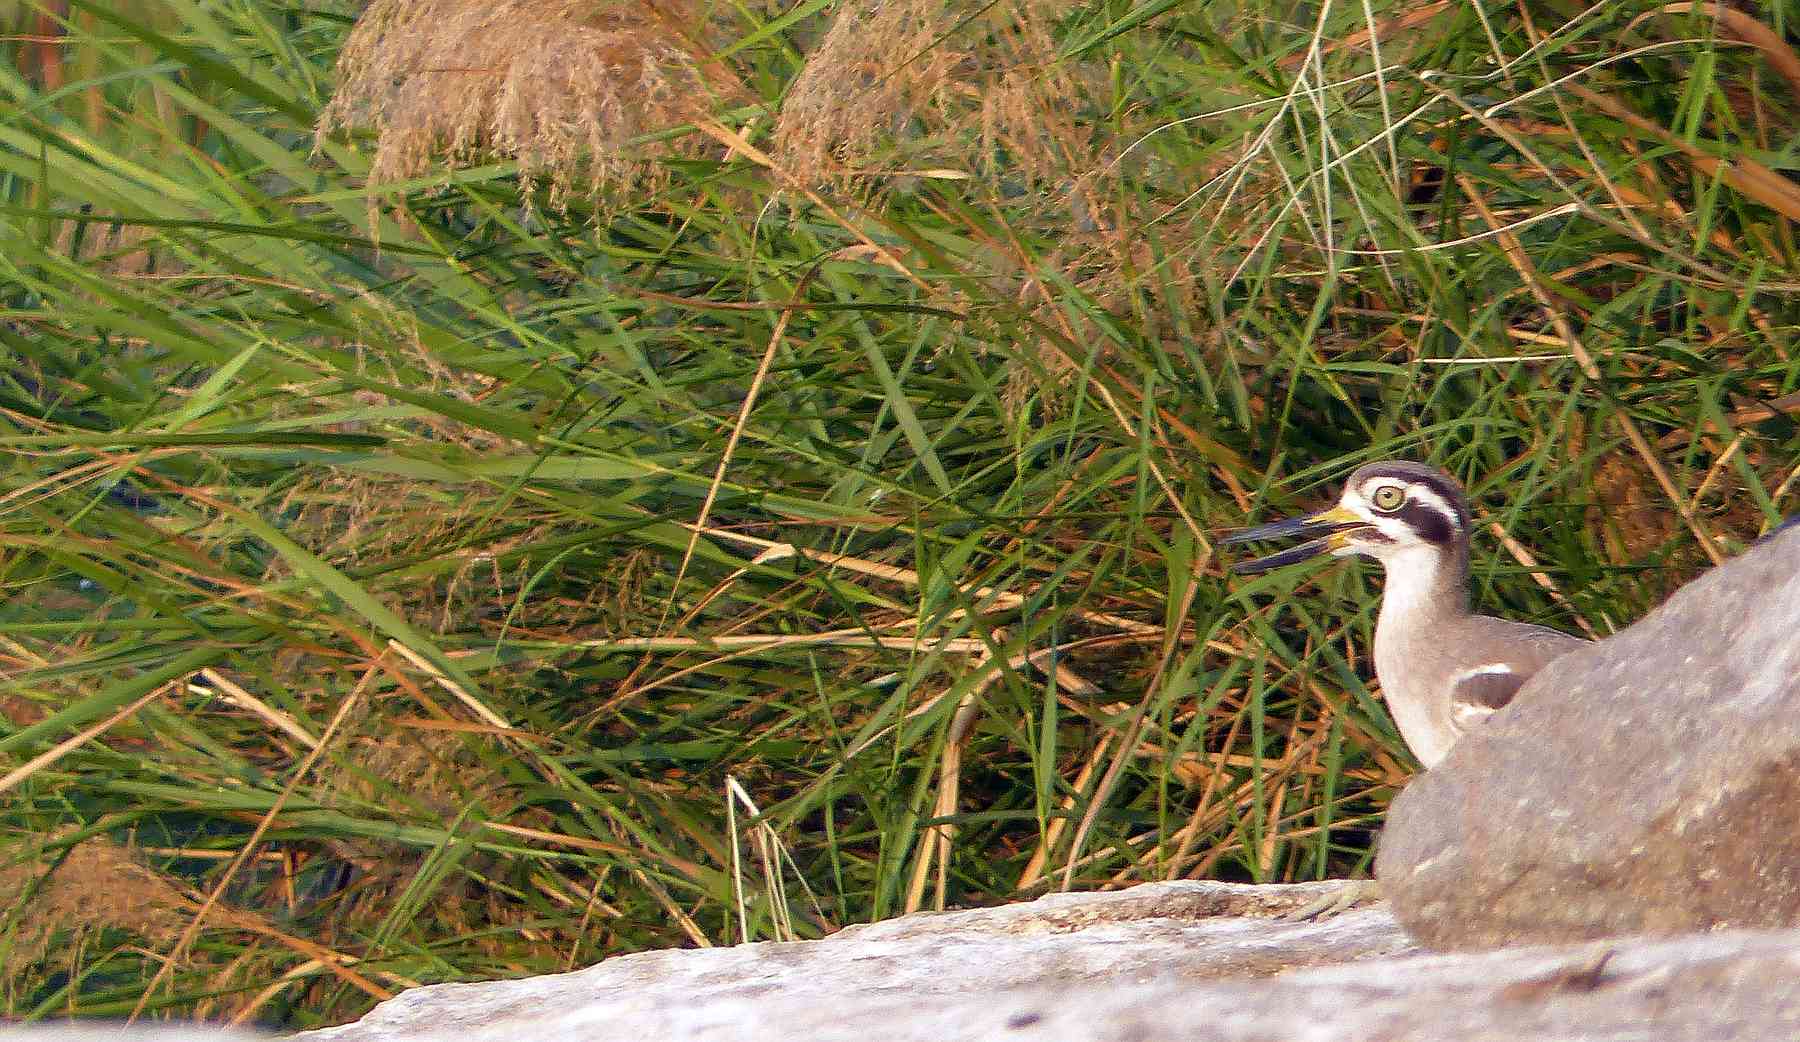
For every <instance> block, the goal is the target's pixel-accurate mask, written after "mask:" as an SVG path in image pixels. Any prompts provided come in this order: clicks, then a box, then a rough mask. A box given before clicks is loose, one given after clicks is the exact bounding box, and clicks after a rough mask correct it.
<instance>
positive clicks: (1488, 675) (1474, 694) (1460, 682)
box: [1450, 662, 1526, 731]
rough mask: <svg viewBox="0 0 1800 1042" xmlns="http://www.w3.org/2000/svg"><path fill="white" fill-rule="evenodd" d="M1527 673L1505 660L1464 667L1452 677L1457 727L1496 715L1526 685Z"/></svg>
mask: <svg viewBox="0 0 1800 1042" xmlns="http://www.w3.org/2000/svg"><path fill="white" fill-rule="evenodd" d="M1525 680H1526V678H1525V677H1522V676H1520V675H1519V672H1518V670H1515V669H1514V668H1512V667H1511V666H1509V665H1507V664H1506V663H1504V662H1489V663H1485V664H1483V665H1479V666H1476V667H1474V668H1473V669H1465V670H1463V671H1462V672H1461V673H1458V674H1457V675H1456V676H1454V677H1452V678H1451V680H1450V720H1451V722H1452V723H1453V724H1454V725H1455V726H1456V728H1457V729H1458V730H1461V731H1467V730H1468V729H1469V728H1471V727H1474V726H1475V725H1477V724H1479V723H1481V722H1482V721H1483V720H1486V719H1487V718H1488V717H1490V716H1493V715H1494V713H1495V711H1496V710H1498V709H1500V708H1501V707H1502V706H1504V705H1506V704H1507V703H1508V702H1511V701H1512V699H1513V695H1515V694H1517V693H1518V691H1519V688H1521V687H1523V686H1524V685H1525Z"/></svg>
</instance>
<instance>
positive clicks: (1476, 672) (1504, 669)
mask: <svg viewBox="0 0 1800 1042" xmlns="http://www.w3.org/2000/svg"><path fill="white" fill-rule="evenodd" d="M1514 672H1517V670H1515V669H1513V668H1512V667H1511V666H1509V665H1507V664H1506V663H1504V662H1485V663H1482V664H1481V665H1479V666H1471V667H1470V668H1468V669H1465V670H1463V671H1462V672H1461V673H1458V674H1456V678H1455V679H1456V682H1458V683H1460V682H1462V681H1464V680H1468V679H1470V678H1471V677H1480V676H1490V675H1494V676H1499V675H1504V674H1507V673H1514Z"/></svg>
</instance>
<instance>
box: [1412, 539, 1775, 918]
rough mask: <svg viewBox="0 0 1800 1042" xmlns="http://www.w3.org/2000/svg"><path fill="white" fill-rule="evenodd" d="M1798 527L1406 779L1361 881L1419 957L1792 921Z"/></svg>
mask: <svg viewBox="0 0 1800 1042" xmlns="http://www.w3.org/2000/svg"><path fill="white" fill-rule="evenodd" d="M1796 808H1800V528H1789V529H1788V530H1786V531H1785V532H1783V533H1781V534H1780V535H1778V536H1775V537H1773V538H1770V539H1768V540H1767V541H1765V542H1763V543H1760V544H1758V545H1756V546H1754V547H1752V548H1751V549H1750V550H1748V551H1746V552H1745V553H1744V554H1743V555H1742V556H1740V557H1738V558H1736V559H1734V560H1731V561H1728V562H1726V563H1725V564H1724V565H1721V566H1720V567H1718V568H1715V569H1713V570H1712V571H1711V572H1709V573H1707V574H1706V575H1704V576H1702V577H1700V578H1699V579H1697V580H1695V581H1694V582H1693V583H1690V584H1689V585H1688V586H1686V587H1684V588H1683V589H1681V590H1680V591H1679V592H1677V593H1676V594H1675V595H1674V596H1673V597H1671V598H1670V599H1669V601H1668V602H1667V603H1666V604H1664V605H1663V606H1662V607H1660V608H1658V609H1657V610H1656V611H1654V612H1652V613H1651V614H1650V615H1648V616H1647V617H1645V618H1644V619H1643V620H1642V621H1640V622H1638V623H1637V624H1636V625H1634V626H1632V627H1630V628H1629V629H1627V630H1625V631H1624V632H1622V633H1619V634H1617V635H1616V636H1613V637H1611V638H1608V639H1607V640H1604V641H1601V642H1600V643H1598V644H1595V645H1593V646H1591V647H1587V648H1583V649H1581V650H1578V651H1575V652H1573V653H1571V654H1569V655H1568V656H1566V657H1564V658H1561V659H1558V660H1557V661H1556V662H1553V663H1552V664H1551V665H1550V666H1549V667H1548V668H1546V669H1545V670H1544V671H1543V672H1541V673H1539V674H1538V675H1537V676H1535V677H1533V678H1532V679H1531V681H1530V682H1529V683H1528V684H1526V686H1525V687H1524V688H1523V689H1521V690H1520V692H1519V696H1518V698H1517V699H1516V700H1515V701H1514V702H1513V704H1512V705H1510V706H1508V707H1507V708H1506V709H1504V710H1502V711H1500V712H1499V713H1497V714H1495V715H1494V717H1493V718H1492V719H1490V720H1489V721H1488V722H1487V723H1486V724H1484V725H1483V726H1482V727H1481V728H1478V729H1477V730H1475V731H1473V732H1471V733H1470V734H1468V735H1465V736H1464V737H1463V739H1462V740H1461V741H1459V742H1458V743H1457V744H1456V746H1455V748H1453V749H1452V750H1451V752H1450V755H1449V756H1448V757H1447V758H1446V759H1445V760H1444V761H1443V762H1442V763H1440V764H1439V765H1438V766H1437V767H1435V768H1433V769H1432V770H1430V771H1427V772H1426V773H1424V774H1422V775H1420V776H1419V777H1417V778H1415V779H1413V781H1412V783H1411V784H1409V785H1408V786H1407V788H1406V790H1405V791H1404V792H1403V793H1401V795H1400V797H1399V798H1398V799H1397V800H1396V801H1395V802H1394V804H1393V806H1392V807H1391V808H1390V810H1389V812H1388V818H1387V824H1386V826H1385V827H1384V829H1383V832H1382V836H1381V842H1380V852H1379V854H1378V856H1377V859H1376V874H1377V877H1378V878H1379V879H1380V880H1381V884H1382V892H1383V893H1384V894H1385V895H1386V896H1387V897H1389V898H1390V899H1391V900H1392V902H1393V911H1394V914H1395V915H1396V917H1398V918H1399V920H1400V921H1401V923H1402V924H1404V925H1405V927H1406V928H1407V930H1408V931H1410V932H1411V933H1412V934H1413V936H1415V937H1417V938H1418V939H1419V940H1421V941H1422V942H1424V943H1425V944H1426V945H1429V946H1431V947H1433V948H1483V947H1498V946H1502V945H1509V944H1520V943H1534V942H1546V941H1566V940H1574V939H1579V938H1587V937H1599V936H1613V935H1619V934H1627V933H1652V934H1670V933H1680V932H1689V931H1700V930H1708V929H1713V928H1717V927H1778V926H1792V925H1795V924H1800V828H1797V827H1796V817H1795V814H1796Z"/></svg>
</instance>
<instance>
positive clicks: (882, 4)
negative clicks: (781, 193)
mask: <svg viewBox="0 0 1800 1042" xmlns="http://www.w3.org/2000/svg"><path fill="white" fill-rule="evenodd" d="M1071 6H1072V4H1071V3H1070V2H1069V0H1000V2H998V3H995V4H992V5H988V6H981V5H972V4H958V3H951V2H949V0H845V2H842V3H839V4H838V5H837V12H836V15H835V17H834V18H833V19H832V23H831V27H830V28H829V29H828V30H827V31H826V33H825V36H824V38H823V39H821V40H820V41H819V45H818V46H817V47H816V48H814V49H813V51H812V53H811V54H810V55H809V56H808V58H807V62H806V68H805V69H804V70H803V71H802V72H801V73H800V76H799V77H798V78H797V79H796V80H795V81H794V85H793V88H792V89H791V90H790V91H789V92H788V96H787V100H786V102H785V103H784V104H783V105H782V110H781V119H780V121H779V122H778V123H777V124H776V127H775V152H776V153H777V154H778V155H780V156H781V157H782V165H783V166H784V167H785V168H786V169H788V170H789V171H791V172H792V173H793V174H794V175H795V176H797V177H799V178H800V179H801V180H803V181H808V182H819V181H844V180H848V179H850V178H852V177H854V176H855V175H858V174H864V173H899V172H903V171H904V170H908V169H912V168H914V167H916V166H917V165H918V164H919V162H920V161H921V160H931V161H935V162H949V163H951V164H953V165H955V166H956V167H958V168H963V167H965V166H968V165H970V164H968V162H967V158H968V153H969V147H968V142H969V140H970V139H971V138H972V139H974V140H975V141H976V142H977V143H978V146H979V152H978V157H979V159H978V161H977V162H976V163H974V164H973V165H974V166H975V167H977V168H978V169H979V170H981V171H982V172H984V173H994V172H997V171H998V170H999V169H1000V168H1001V165H1002V163H1003V162H1004V165H1005V169H1006V171H1007V173H1009V174H1012V175H1015V176H1017V175H1023V176H1025V177H1027V178H1030V179H1034V180H1044V179H1052V178H1056V177H1058V176H1062V175H1064V174H1065V173H1066V172H1067V171H1068V170H1069V169H1070V168H1071V167H1081V166H1085V165H1087V164H1089V163H1091V162H1092V159H1093V156H1094V154H1095V151H1096V149H1095V141H1094V135H1095V133H1096V127H1097V126H1099V125H1100V122H1099V121H1096V120H1088V119H1080V118H1077V115H1078V114H1079V113H1080V112H1081V109H1082V106H1083V102H1084V99H1086V98H1087V97H1088V95H1089V93H1090V84H1089V83H1088V82H1087V80H1086V76H1087V72H1086V70H1084V69H1083V68H1082V67H1081V66H1079V65H1077V64H1075V63H1072V62H1059V61H1057V59H1056V41H1055V38H1054V36H1053V33H1052V29H1053V26H1054V24H1055V22H1056V20H1057V19H1058V18H1060V17H1062V16H1063V15H1064V14H1065V13H1066V12H1067V11H1068V10H1069V8H1070V7H1071ZM890 144H894V145H899V146H900V147H899V148H898V149H897V150H896V151H895V152H894V153H892V154H890V155H888V156H887V158H885V159H883V158H880V156H881V154H882V153H883V151H884V148H885V147H886V146H888V145H890ZM1003 154H1004V159H1002V155H1003Z"/></svg>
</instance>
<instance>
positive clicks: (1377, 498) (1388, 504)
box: [1369, 485, 1406, 510]
mask: <svg viewBox="0 0 1800 1042" xmlns="http://www.w3.org/2000/svg"><path fill="white" fill-rule="evenodd" d="M1369 501H1370V502H1371V503H1374V504H1375V509H1376V510H1399V509H1400V504H1402V503H1404V502H1406V492H1405V491H1404V490H1403V489H1401V487H1400V486H1399V485H1383V486H1381V487H1380V488H1378V489H1376V490H1375V491H1374V493H1373V494H1372V495H1370V496H1369Z"/></svg>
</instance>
